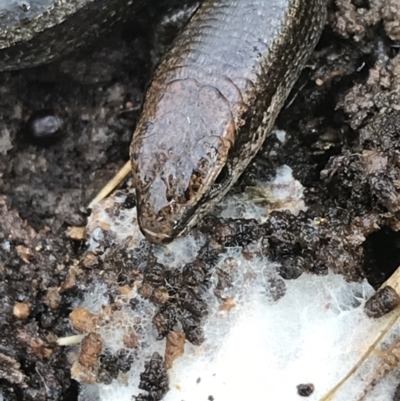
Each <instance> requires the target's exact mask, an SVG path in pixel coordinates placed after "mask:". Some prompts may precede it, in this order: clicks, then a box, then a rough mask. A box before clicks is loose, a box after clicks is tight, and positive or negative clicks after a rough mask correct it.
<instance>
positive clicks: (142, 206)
mask: <svg viewBox="0 0 400 401" xmlns="http://www.w3.org/2000/svg"><path fill="white" fill-rule="evenodd" d="M13 1H14V0H3V2H2V3H1V4H0V71H1V70H11V69H18V68H24V67H31V66H34V65H38V64H41V63H44V62H49V61H51V60H53V59H55V58H57V57H60V56H62V55H64V54H66V53H67V52H68V51H71V50H73V49H75V48H76V47H79V46H80V45H82V44H83V43H86V42H88V41H89V40H90V39H91V38H93V36H96V35H99V34H100V33H101V31H102V30H103V29H104V27H106V26H107V25H109V24H111V23H112V22H115V21H118V19H119V18H121V16H122V14H123V13H124V11H125V10H126V9H127V7H128V5H129V3H132V4H131V6H132V10H133V9H134V8H135V7H138V6H140V5H141V4H142V3H146V2H147V0H133V1H132V2H131V1H130V0H69V2H68V4H65V3H64V4H61V3H60V2H58V1H56V0H27V1H26V4H28V5H30V7H31V9H30V10H28V11H22V10H20V9H18V8H14V9H13V10H12V11H6V12H4V9H5V5H6V4H7V6H8V7H9V6H10V5H11V3H12V2H13ZM174 1H175V0H174ZM182 1H183V0H182ZM324 2H325V0H258V1H257V0H254V1H251V0H219V1H216V0H213V1H211V0H205V1H204V4H203V5H202V6H201V8H200V9H199V11H198V12H197V13H196V15H195V16H194V18H193V19H192V21H191V23H190V24H189V25H188V27H187V28H186V29H185V30H184V32H183V33H182V34H181V36H179V37H178V39H177V40H176V41H175V43H174V46H173V48H172V49H171V51H170V52H169V53H168V54H167V55H166V56H165V58H164V60H163V62H162V63H161V65H160V66H159V68H158V70H157V71H156V74H155V77H154V79H153V82H152V84H151V87H150V89H149V91H148V93H147V96H146V103H145V105H144V108H143V113H142V117H141V119H140V121H139V124H138V127H137V129H136V132H135V135H134V139H133V141H132V145H131V159H132V167H133V173H134V176H135V186H136V193H137V198H138V214H139V224H140V227H141V230H142V232H143V233H144V235H145V236H146V237H147V239H148V240H149V241H152V242H156V243H163V242H164V243H165V242H169V241H171V240H173V239H174V238H175V237H176V236H178V235H181V234H182V233H183V232H185V231H186V230H188V229H189V228H191V227H192V226H194V225H195V224H196V223H197V222H198V221H199V219H201V217H202V216H204V215H205V214H206V213H207V212H209V211H210V210H211V209H212V208H213V207H214V205H215V204H216V203H217V202H218V201H219V200H220V199H221V198H222V197H223V196H224V195H225V193H226V192H227V191H228V190H229V189H230V187H231V186H232V185H233V184H234V182H235V181H236V180H237V178H238V177H239V176H240V174H241V173H242V172H243V170H244V169H245V167H246V166H247V165H248V163H249V162H250V161H251V159H252V158H253V157H254V156H255V154H256V153H257V151H258V149H259V148H260V146H261V145H262V143H263V141H264V139H265V137H266V135H267V134H268V132H269V131H270V130H271V127H272V125H273V123H274V121H275V119H276V116H277V114H278V113H279V110H280V109H281V107H282V106H283V103H284V101H285V99H286V97H287V95H288V93H289V91H290V89H291V88H292V86H293V84H294V82H295V81H296V79H297V78H298V75H299V73H300V71H301V70H302V68H303V67H304V64H305V62H306V60H307V58H308V56H309V55H310V53H311V52H312V50H313V48H314V46H315V44H316V42H317V40H318V38H319V35H320V33H321V31H322V27H323V25H324V21H325V18H326V5H325V3H324ZM23 18H27V20H25V21H24V23H23V24H20V21H21V20H22V19H23ZM21 27H23V29H21ZM223 169H224V170H223ZM221 171H222V173H221ZM220 173H221V174H220ZM216 181H217V182H218V183H216Z"/></svg>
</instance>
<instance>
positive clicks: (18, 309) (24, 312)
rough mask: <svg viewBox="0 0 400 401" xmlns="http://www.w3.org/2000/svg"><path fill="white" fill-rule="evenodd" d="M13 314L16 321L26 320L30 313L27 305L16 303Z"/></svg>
mask: <svg viewBox="0 0 400 401" xmlns="http://www.w3.org/2000/svg"><path fill="white" fill-rule="evenodd" d="M13 313H14V316H15V317H16V318H17V319H26V318H27V317H28V316H29V313H30V309H29V305H28V304H26V303H24V302H16V303H15V304H14V308H13Z"/></svg>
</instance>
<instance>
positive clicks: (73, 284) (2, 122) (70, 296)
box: [0, 0, 400, 401]
mask: <svg viewBox="0 0 400 401" xmlns="http://www.w3.org/2000/svg"><path fill="white" fill-rule="evenodd" d="M160 15H161V14H160V12H159V11H157V12H156V11H155V10H154V9H152V10H150V11H149V10H147V12H146V13H143V15H140V16H139V17H136V19H135V20H132V21H127V22H126V23H124V24H121V25H120V26H118V27H115V28H113V31H112V32H110V33H109V34H108V35H106V36H104V37H102V38H101V39H99V40H98V41H97V42H96V43H95V44H94V45H93V46H91V47H89V48H86V49H85V51H84V52H81V53H78V54H74V55H72V56H68V57H67V58H65V59H63V60H61V61H58V62H56V63H54V64H50V65H47V66H41V67H38V68H34V69H29V70H23V71H17V72H10V73H1V74H0V93H1V96H0V216H1V218H0V219H1V225H0V294H1V295H0V297H1V301H0V331H1V333H2V335H1V338H0V392H2V393H3V395H4V397H5V399H6V400H7V401H14V400H36V401H41V400H76V399H77V397H78V384H77V382H76V381H74V380H72V379H71V376H70V369H71V364H70V363H69V361H68V358H67V354H66V351H65V350H64V348H61V347H58V346H57V345H56V339H57V338H58V337H65V336H67V335H72V334H76V332H75V331H74V330H73V328H72V327H71V324H70V320H69V318H68V316H69V314H70V313H71V311H72V309H73V307H74V299H76V298H79V297H80V296H81V294H82V293H83V291H84V288H85V286H87V285H89V283H90V281H91V280H93V278H94V277H96V278H98V277H99V275H100V270H101V271H102V272H101V275H102V280H104V281H105V282H106V283H107V284H108V285H110V286H111V284H112V282H113V281H114V285H117V284H118V285H119V286H123V285H129V284H130V283H131V282H132V281H133V280H134V279H135V278H136V277H137V276H140V275H142V278H143V282H144V284H145V285H147V286H148V293H149V295H148V298H149V299H152V297H153V298H154V297H155V296H156V295H154V294H155V293H154V291H153V290H151V288H153V289H158V290H159V291H158V292H157V294H158V296H159V297H160V296H161V297H163V302H160V300H159V299H155V302H159V303H161V305H160V308H159V310H158V312H157V315H156V316H155V318H154V322H155V324H156V327H157V329H158V332H159V335H160V337H164V336H167V335H168V333H170V332H172V329H173V326H174V322H175V321H176V319H177V317H178V316H183V315H185V316H186V320H185V321H183V322H181V323H182V326H183V327H184V328H185V327H186V329H185V335H186V338H187V339H188V340H189V341H192V342H193V343H195V344H198V343H201V341H202V332H201V327H200V322H201V319H202V317H203V316H204V314H205V313H206V310H205V306H204V304H203V301H202V298H201V293H202V291H205V289H206V288H207V285H208V282H207V280H208V272H209V271H210V269H212V268H213V266H215V261H216V259H217V256H218V252H221V251H222V250H223V249H224V248H225V247H227V246H230V245H232V244H234V245H239V246H241V247H242V248H243V252H247V253H251V252H252V246H253V244H254V243H261V249H262V253H263V254H265V255H266V256H268V257H269V258H271V259H272V260H275V261H277V262H279V263H280V264H281V275H282V277H284V278H289V279H294V278H296V277H298V276H299V275H300V274H301V273H302V272H304V271H308V272H312V273H315V274H326V272H327V271H328V269H332V270H333V271H335V272H337V273H341V274H344V275H345V276H346V277H347V278H348V279H349V280H356V281H358V280H361V279H363V278H364V277H367V278H368V280H369V281H370V282H371V284H372V285H374V286H375V287H378V286H379V285H380V284H381V283H382V282H383V281H384V280H385V279H386V278H387V277H389V276H390V275H391V273H392V272H393V271H394V270H395V269H396V268H397V267H398V265H399V263H400V234H399V231H398V230H399V228H400V220H399V219H400V185H399V182H400V141H399V139H400V54H399V46H400V3H399V2H398V1H397V0H353V1H349V0H336V1H331V2H330V4H329V20H328V24H327V26H326V28H325V31H324V33H323V36H322V38H321V40H320V43H319V45H318V47H317V49H316V51H315V52H314V54H313V56H312V58H311V60H310V61H309V63H308V66H307V68H306V69H305V70H304V71H303V74H302V76H301V78H300V79H299V81H298V82H297V84H296V87H295V88H294V90H293V91H292V94H291V96H290V99H289V100H288V102H287V105H286V107H285V109H284V110H283V111H282V112H281V114H280V117H279V118H278V121H277V126H278V128H280V129H284V130H285V131H286V135H287V140H286V141H285V143H284V144H283V145H282V144H281V143H280V142H279V141H277V140H274V139H273V137H271V139H270V140H267V141H266V143H265V145H264V147H263V149H262V150H261V151H260V152H259V154H258V156H257V157H256V159H255V161H254V162H253V163H252V164H251V166H250V167H249V168H248V169H247V171H246V172H245V173H244V175H243V176H242V178H241V179H240V181H239V182H238V184H237V185H236V186H235V188H234V190H233V191H244V190H245V188H246V187H247V186H251V185H256V184H257V182H259V181H261V180H262V181H266V180H268V179H270V178H272V177H273V176H274V174H275V170H276V168H277V167H279V166H281V165H283V164H287V165H289V166H290V167H291V168H292V169H293V174H294V176H295V178H296V179H298V180H299V181H300V182H301V183H302V184H303V185H304V187H305V188H306V190H305V202H306V204H307V206H308V210H307V211H306V212H301V213H300V214H299V216H297V217H295V216H293V215H291V214H290V213H289V212H273V213H272V215H271V216H270V218H269V219H268V221H267V222H266V223H264V224H262V225H259V224H258V223H257V222H255V221H251V220H221V219H217V218H216V217H212V216H210V217H208V218H206V219H205V220H204V222H203V223H202V225H201V227H200V229H201V231H202V232H203V233H206V235H208V238H209V245H210V246H207V245H206V246H204V248H203V249H202V250H201V251H200V253H199V257H198V261H197V262H196V263H194V264H191V265H190V266H188V267H187V269H184V270H183V273H182V274H179V275H175V276H174V275H173V273H171V272H169V271H166V270H165V269H164V268H163V266H159V265H157V263H156V262H154V261H151V258H149V261H148V262H147V263H146V266H145V267H144V269H142V270H141V269H139V268H138V266H140V263H139V262H138V263H134V262H133V261H132V260H134V257H132V255H130V256H129V257H127V255H126V254H124V252H123V251H119V250H116V251H115V252H110V253H109V254H108V257H107V258H108V259H107V260H106V261H104V260H102V261H100V260H99V255H94V256H93V255H92V256H93V257H92V258H91V256H90V255H89V256H88V254H87V253H86V254H85V249H86V244H85V240H84V237H79V236H74V235H70V234H69V235H68V234H67V233H68V229H69V228H70V227H82V226H85V224H86V219H87V216H88V210H87V204H88V203H89V201H90V200H91V199H92V197H93V196H94V194H95V193H96V192H97V191H98V190H99V189H100V188H101V187H102V186H103V185H104V184H105V183H106V182H107V180H108V179H109V178H111V177H112V176H113V175H114V174H115V172H116V171H117V170H118V169H119V168H120V167H121V166H122V165H123V164H124V163H125V162H126V161H127V160H128V149H129V143H130V139H131V136H132V132H133V130H134V127H135V122H136V120H137V118H138V113H139V109H140V104H141V100H142V96H143V91H144V89H145V86H146V83H147V82H148V81H149V79H150V77H151V72H152V66H153V62H152V57H153V56H154V52H152V50H153V49H154V43H153V33H154V30H155V26H157V24H158V22H159V17H160ZM157 52H158V51H157ZM43 116H50V117H51V121H53V124H54V121H56V122H57V124H59V125H60V128H58V127H57V130H56V131H55V132H50V134H47V133H46V132H47V131H46V132H45V134H46V135H44V136H45V137H44V138H43V135H41V133H43V129H41V128H40V124H39V128H36V131H35V129H33V128H32V121H37V120H40V119H42V118H43ZM39 123H41V122H40V121H39ZM42 123H43V122H42ZM50 131H51V130H50ZM128 200H130V198H128ZM131 203H132V202H130V201H129V202H126V204H125V207H127V208H129V207H132V204H131ZM316 221H317V222H318V224H312V222H314V223H315V222H316ZM144 246H145V245H144ZM146 246H147V248H145V249H146V250H148V249H149V246H148V245H146ZM146 246H145V247H146ZM149 252H150V251H149ZM137 258H140V255H139V256H137ZM99 264H101V269H100V268H99ZM115 266H117V267H118V269H117V270H118V274H117V273H116V272H115V271H116V269H115ZM166 275H168V278H169V280H170V281H172V282H174V290H173V291H174V292H173V293H168V294H167V293H165V292H163V291H164V289H160V283H161V282H162V281H163V279H164V278H165V276H166ZM188 286H189V287H190V288H191V289H193V288H197V290H196V291H194V290H191V291H187V287H188ZM149 288H150V289H149ZM143 291H144V290H143ZM160 291H161V292H160ZM165 291H167V290H165ZM167 292H168V291H167ZM160 294H161V295H160ZM193 294H195V295H193ZM164 298H165V299H164ZM186 312H187V313H186ZM90 356H91V357H92V355H90ZM107 358H108V357H107V355H103V360H107ZM121 358H122V359H123V358H124V356H121ZM160 358H161V359H162V357H160V356H159V355H154V358H153V359H152V360H151V361H150V362H149V364H148V365H147V366H146V369H145V371H144V373H143V378H142V379H143V381H144V384H143V388H144V389H145V390H147V391H149V394H150V395H149V396H143V397H142V398H140V399H143V400H145V399H148V400H155V399H160V397H162V395H163V394H164V392H165V389H166V386H167V384H166V377H165V372H164V371H163V368H162V367H161V366H162V361H161V360H160ZM89 359H90V358H89ZM125 359H126V358H125ZM113 363H114V365H115V366H117V365H116V362H115V360H114V362H113ZM115 369H117V371H118V369H120V370H121V369H122V368H118V367H117V368H115ZM151 369H153V370H154V371H156V372H157V374H151V373H149V370H151ZM147 376H151V377H152V380H153V381H154V380H155V379H154V377H155V376H156V377H159V380H158V379H157V380H158V382H157V383H153V382H151V383H150V381H146V377H147ZM149 380H150V379H149ZM157 380H156V381H157ZM157 386H158V387H157ZM148 389H151V390H148ZM146 397H147V398H146ZM152 397H153V398H152Z"/></svg>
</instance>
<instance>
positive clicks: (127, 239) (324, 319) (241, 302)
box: [80, 167, 394, 401]
mask: <svg viewBox="0 0 400 401" xmlns="http://www.w3.org/2000/svg"><path fill="white" fill-rule="evenodd" d="M288 177H291V170H290V169H289V168H286V167H284V168H282V169H281V170H280V171H279V172H278V174H277V178H276V179H275V180H274V181H273V183H272V184H270V186H273V185H275V186H276V185H277V184H276V183H277V182H278V181H279V180H280V181H279V182H281V183H282V182H283V183H284V184H285V185H286V186H287V184H288V183H289V181H290V180H289V178H288ZM291 180H292V181H295V180H293V178H291ZM278 186H279V185H278ZM289 187H291V188H292V189H293V190H294V191H292V193H291V194H289V193H287V192H286V194H287V198H288V199H289V203H291V202H293V199H296V201H297V202H298V203H299V204H300V203H301V202H302V199H301V198H302V188H299V186H298V184H297V182H296V183H295V184H293V185H292V184H290V185H289ZM284 191H286V187H285V189H284ZM293 193H294V194H295V196H293ZM282 199H283V198H282ZM113 201H114V202H117V203H118V202H120V203H122V202H123V201H124V196H122V195H116V196H114V198H113ZM107 202H111V201H110V200H106V201H104V202H103V203H101V204H100V205H98V206H97V207H96V208H95V210H94V213H93V214H92V217H91V220H90V222H89V225H88V232H89V233H90V234H91V239H90V241H89V242H90V248H91V249H92V250H94V249H96V247H99V246H101V245H100V244H101V243H102V241H103V238H102V232H101V230H100V229H99V227H101V226H102V225H103V226H104V224H105V223H106V224H107V226H108V232H111V233H112V235H114V237H115V241H116V242H118V243H119V244H124V246H128V247H135V246H138V243H139V241H140V239H141V238H142V236H141V234H140V232H139V230H138V227H137V223H136V215H135V213H136V212H135V210H134V209H127V210H124V211H122V212H121V213H119V214H118V216H117V217H115V220H113V219H112V218H111V217H110V216H109V215H108V212H107V211H108V210H109V209H110V207H109V205H110V204H109V203H107ZM246 202H248V203H247V206H246ZM106 206H108V207H106ZM224 206H225V212H224V217H235V218H237V217H242V218H243V217H245V218H256V219H258V220H259V221H261V220H262V219H263V218H264V217H265V215H266V214H267V211H266V210H265V209H263V208H260V207H259V206H256V205H254V204H252V203H251V202H249V201H246V200H243V198H240V197H239V198H238V197H235V198H232V197H230V198H227V199H225V200H224ZM203 242H204V238H203V237H202V236H201V234H200V233H198V232H196V231H195V230H194V231H193V232H192V233H191V234H190V235H188V236H186V237H185V238H182V239H179V240H178V241H176V242H174V243H173V244H171V245H169V246H167V247H160V248H158V249H157V250H156V251H155V255H156V257H157V258H158V261H159V262H160V263H164V264H165V265H167V266H169V268H176V269H179V268H181V267H182V266H183V265H184V264H186V263H188V262H190V261H191V260H194V259H195V258H196V255H197V252H198V250H199V249H200V247H201V245H202V244H203ZM228 258H232V259H233V260H235V263H236V264H237V269H236V273H235V275H234V277H233V285H232V286H231V287H230V288H228V289H226V290H225V293H224V296H226V297H229V299H230V300H231V303H230V308H225V307H224V306H223V305H222V303H221V300H220V299H218V298H217V297H216V296H215V295H214V291H213V290H214V289H215V285H216V283H217V279H218V278H217V269H216V270H215V271H214V272H213V273H212V278H211V281H212V285H211V288H210V289H209V291H208V294H207V295H206V298H207V305H208V316H207V317H206V318H205V319H204V326H203V328H204V333H205V341H204V343H203V344H202V345H200V346H194V345H192V344H190V343H188V342H186V344H185V352H184V355H183V356H182V357H180V358H179V359H177V360H175V361H174V364H173V368H172V369H171V370H170V371H169V378H170V391H169V392H168V393H167V394H166V396H165V397H164V401H207V400H212V399H213V400H215V401H236V400H237V401H242V400H252V401H265V400H273V401H291V400H293V401H296V400H297V401H299V400H302V399H306V400H309V401H319V400H322V399H323V397H324V396H325V395H326V394H327V393H328V392H329V391H330V390H331V389H332V388H333V387H334V386H335V385H336V384H337V383H338V382H339V381H340V380H341V379H342V378H343V377H344V376H345V375H346V374H347V373H348V372H349V371H350V370H351V368H352V367H353V366H354V365H355V364H356V363H357V361H358V360H359V358H360V355H361V354H362V352H363V351H365V348H368V347H369V345H370V343H371V342H372V341H373V339H371V336H373V334H372V333H374V329H373V328H374V325H375V324H376V321H374V320H373V319H369V318H368V317H366V315H365V313H364V312H363V306H364V303H365V301H366V300H367V299H368V297H369V296H371V295H372V294H373V292H374V290H373V288H372V287H371V286H370V285H369V284H368V283H367V282H366V281H363V282H362V283H349V282H346V281H345V280H344V278H343V277H341V276H339V275H336V274H333V273H332V272H329V274H328V275H325V276H317V275H308V274H303V275H302V276H301V277H300V278H298V279H296V280H283V279H281V278H280V277H279V276H278V273H277V267H278V265H277V264H273V263H271V262H269V261H268V260H267V259H266V258H263V257H255V258H253V259H252V260H247V259H245V258H243V256H242V255H241V252H240V249H239V248H230V249H228V250H227V252H226V253H225V254H223V255H221V256H220V261H219V264H218V266H222V265H223V263H224V262H225V261H226V260H227V259H228ZM218 266H217V268H218ZM274 280H277V281H278V282H280V285H281V286H282V288H281V293H280V294H278V296H277V294H276V293H275V292H276V288H274V286H273V285H272V286H271V282H274ZM104 293H105V288H103V287H101V286H100V287H99V288H96V289H92V293H91V294H90V296H88V297H86V298H85V301H84V306H85V307H86V308H88V309H89V310H90V311H93V312H96V311H98V310H99V308H100V307H96V305H95V302H97V303H98V304H99V305H100V306H101V305H102V304H104V303H105V302H106V300H105V298H104ZM135 297H137V299H138V300H139V306H138V307H136V308H135V310H134V311H132V310H131V309H126V310H125V312H124V313H125V314H124V319H126V320H127V321H126V325H127V326H129V319H136V320H137V318H138V317H140V319H141V320H140V321H142V322H143V327H142V328H143V334H142V337H141V343H142V344H145V346H143V347H142V348H141V349H140V351H139V356H138V357H136V358H135V360H134V362H133V365H132V368H131V370H130V372H128V374H126V375H123V376H120V377H119V378H118V379H117V380H114V381H113V382H112V383H111V384H110V385H105V384H98V385H86V386H82V390H81V395H80V399H81V400H82V401H94V400H101V401H114V400H118V401H132V399H134V398H132V397H133V396H137V395H138V394H139V393H140V392H143V391H142V390H140V389H139V388H138V385H139V376H140V373H141V372H143V370H144V363H145V361H148V360H149V358H150V357H151V355H152V354H153V352H159V353H160V354H161V355H163V354H164V350H165V341H164V340H162V341H158V340H156V337H157V332H156V330H155V328H154V326H153V325H152V323H151V318H152V316H153V315H154V311H155V309H154V308H155V307H154V306H153V305H152V304H151V303H150V302H148V301H146V300H144V299H142V298H141V297H140V295H138V294H135ZM274 298H275V299H277V300H276V301H274V300H273V299H274ZM278 298H279V299H278ZM122 311H124V308H122ZM383 319H385V318H383ZM107 330H108V331H107V333H106V331H104V333H103V334H102V335H103V336H104V340H105V347H106V348H108V349H110V350H114V351H115V350H117V349H119V348H121V344H122V340H121V338H122V336H123V333H124V332H123V330H122V333H121V328H116V329H115V330H114V331H113V330H112V329H110V327H108V329H107ZM374 363H379V358H376V360H375V361H373V362H371V363H370V364H369V365H368V364H367V368H364V371H362V372H363V373H362V377H361V380H360V377H358V378H357V376H356V377H355V378H354V379H353V380H352V381H351V382H350V383H349V384H348V385H346V386H344V387H343V389H341V390H340V391H338V392H337V394H336V395H335V396H334V397H332V398H330V399H329V400H331V401H356V400H357V399H358V397H359V396H360V395H361V394H362V393H363V391H364V388H365V387H366V386H368V377H369V371H368V368H371V366H372V365H373V364H374ZM389 380H391V379H389ZM300 384H312V385H313V386H314V392H313V393H312V394H311V395H310V396H309V397H308V398H303V397H300V396H299V395H298V393H297V386H298V385H300ZM393 391H394V387H393V384H392V383H391V385H387V386H383V385H380V390H379V395H378V396H374V397H375V398H370V399H373V400H376V401H383V400H386V401H387V400H390V399H391V398H390V397H391V394H392V393H393ZM326 401H327V399H326Z"/></svg>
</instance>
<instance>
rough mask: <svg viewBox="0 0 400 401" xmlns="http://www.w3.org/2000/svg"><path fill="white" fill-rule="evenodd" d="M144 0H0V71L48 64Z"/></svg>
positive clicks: (87, 40) (96, 34) (90, 38)
mask: <svg viewBox="0 0 400 401" xmlns="http://www.w3.org/2000/svg"><path fill="white" fill-rule="evenodd" d="M144 1H145V0H132V1H131V0H68V1H63V2H60V1H56V0H25V1H24V2H19V3H18V4H19V5H18V4H17V2H16V0H0V71H5V70H16V69H21V68H27V67H33V66H36V65H39V64H43V63H47V62H50V61H52V60H54V59H57V58H58V57H61V56H63V55H65V54H67V53H68V52H70V51H72V50H75V49H76V48H79V47H80V46H83V45H87V43H88V42H90V41H92V40H93V39H94V38H96V37H98V36H99V35H100V34H101V33H102V32H103V30H106V29H108V27H109V26H110V25H112V24H114V23H116V22H118V21H119V20H120V19H122V18H123V16H124V14H126V13H127V12H128V11H129V12H132V11H134V10H135V9H136V8H138V7H139V6H141V5H142V4H143V3H144ZM21 4H24V7H21Z"/></svg>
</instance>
